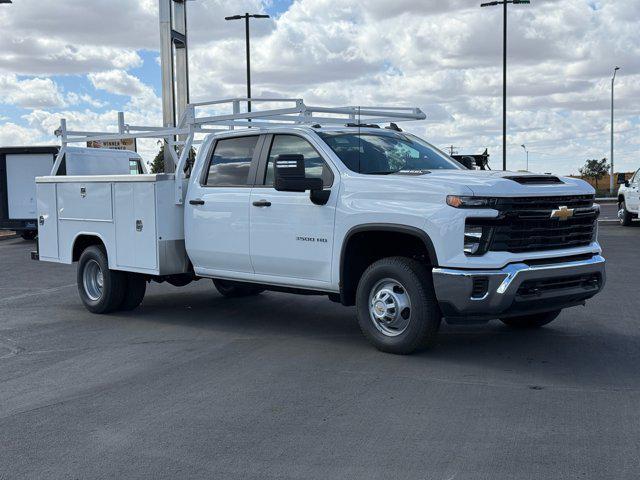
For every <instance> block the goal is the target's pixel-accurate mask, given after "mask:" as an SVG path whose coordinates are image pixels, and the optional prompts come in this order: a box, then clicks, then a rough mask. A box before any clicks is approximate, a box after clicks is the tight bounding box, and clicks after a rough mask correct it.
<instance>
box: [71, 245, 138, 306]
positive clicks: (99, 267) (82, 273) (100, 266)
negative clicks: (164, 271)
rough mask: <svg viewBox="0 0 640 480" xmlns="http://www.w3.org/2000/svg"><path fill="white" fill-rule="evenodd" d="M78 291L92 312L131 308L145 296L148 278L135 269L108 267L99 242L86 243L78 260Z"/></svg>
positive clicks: (105, 255)
mask: <svg viewBox="0 0 640 480" xmlns="http://www.w3.org/2000/svg"><path fill="white" fill-rule="evenodd" d="M77 283H78V292H79V294H80V299H81V300H82V303H83V304H84V306H85V307H86V308H87V310H89V311H90V312H93V313H109V312H114V311H117V310H120V311H127V310H133V309H134V308H136V307H137V306H138V305H140V303H142V299H143V298H144V294H145V292H146V289H147V281H146V280H145V278H144V277H143V276H142V275H140V274H138V273H131V272H121V271H117V270H110V269H109V262H108V260H107V254H106V253H105V251H104V249H103V248H102V247H100V246H98V245H92V246H90V247H87V248H86V249H85V250H84V252H82V255H80V260H79V262H78V276H77Z"/></svg>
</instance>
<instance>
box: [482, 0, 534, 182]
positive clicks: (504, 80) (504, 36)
mask: <svg viewBox="0 0 640 480" xmlns="http://www.w3.org/2000/svg"><path fill="white" fill-rule="evenodd" d="M508 3H513V4H514V5H521V4H529V3H531V2H530V0H501V1H497V2H486V3H482V4H480V6H481V7H493V6H495V5H502V29H503V32H502V169H503V170H506V169H507V4H508Z"/></svg>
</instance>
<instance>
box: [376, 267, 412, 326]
mask: <svg viewBox="0 0 640 480" xmlns="http://www.w3.org/2000/svg"><path fill="white" fill-rule="evenodd" d="M369 315H370V317H371V321H372V322H373V324H374V326H375V327H376V329H378V331H379V332H381V333H382V334H384V335H386V336H389V337H395V336H398V335H400V334H401V333H403V332H404V331H405V330H406V329H407V327H408V325H409V322H410V320H411V299H410V298H409V294H408V293H407V291H406V289H405V288H404V286H403V285H402V284H401V283H400V282H398V281H396V280H393V279H389V278H387V279H384V280H381V281H379V282H378V283H376V284H375V285H374V287H373V288H372V289H371V294H370V296H369Z"/></svg>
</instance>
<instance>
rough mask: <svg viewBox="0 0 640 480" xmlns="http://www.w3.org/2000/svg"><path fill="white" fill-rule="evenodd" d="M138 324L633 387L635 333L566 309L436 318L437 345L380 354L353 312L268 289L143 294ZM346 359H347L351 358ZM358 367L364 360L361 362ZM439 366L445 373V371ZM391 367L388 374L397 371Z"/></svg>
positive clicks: (569, 383) (637, 356)
mask: <svg viewBox="0 0 640 480" xmlns="http://www.w3.org/2000/svg"><path fill="white" fill-rule="evenodd" d="M122 315H126V316H129V315H131V317H132V319H134V318H135V320H136V321H145V322H147V321H148V322H153V323H162V324H171V325H177V326H186V327H189V328H198V329H202V330H204V331H211V332H220V333H221V334H225V335H230V336H231V338H233V337H238V338H244V339H247V338H248V339H251V338H253V337H256V338H260V339H267V340H268V339H276V343H277V344H281V342H283V341H284V342H287V341H289V340H290V341H291V342H303V344H304V347H305V349H307V348H308V349H310V351H314V350H318V349H320V350H318V352H316V354H317V355H318V356H319V358H322V357H323V356H324V355H325V353H324V352H329V351H330V352H332V355H344V356H345V357H348V358H349V359H352V358H353V356H354V355H353V354H354V352H357V355H356V357H357V358H358V359H360V360H359V362H362V361H367V362H369V361H373V362H375V364H376V366H377V368H380V369H381V370H380V371H381V372H384V371H385V370H387V369H388V371H389V374H391V375H397V374H398V370H397V369H398V368H400V367H401V368H402V369H403V375H410V376H412V375H415V376H416V377H417V378H423V379H424V380H427V379H429V378H431V377H433V376H436V377H439V376H441V375H446V376H447V377H449V378H450V379H451V380H452V381H454V382H479V383H481V384H482V383H487V382H489V383H490V382H491V381H493V380H490V379H494V380H495V379H496V378H499V379H501V380H500V381H501V382H506V383H507V384H509V383H514V384H518V385H521V386H522V385H524V386H528V387H530V388H531V389H534V390H535V389H544V388H559V387H558V386H562V388H573V389H582V388H592V389H596V390H598V389H602V388H605V386H606V389H610V388H615V389H622V390H626V389H629V388H632V389H640V377H638V375H637V369H638V366H640V337H639V336H638V335H623V334H621V333H619V332H618V331H616V330H613V329H612V328H609V327H608V325H607V323H606V318H604V317H605V316H602V315H600V316H596V315H594V314H590V315H588V316H587V318H584V317H585V316H584V310H581V309H570V310H567V311H566V312H563V313H562V315H561V316H560V317H559V318H558V319H557V320H556V321H555V322H554V323H552V324H550V325H548V326H547V327H545V328H542V329H538V330H528V331H522V330H514V329H511V328H509V327H506V326H504V325H502V324H501V323H500V322H498V321H492V322H489V323H488V324H484V325H475V326H450V325H447V324H446V323H444V322H443V324H442V328H441V330H440V336H439V339H438V344H437V346H436V347H435V348H433V349H430V350H427V351H423V352H419V353H417V354H414V355H411V356H396V355H387V354H383V353H381V352H378V351H377V350H375V349H374V348H373V347H371V346H370V345H369V344H368V343H367V341H366V340H365V338H364V337H363V336H362V334H361V333H360V329H359V327H358V325H357V322H356V320H355V310H354V309H353V308H344V307H342V306H341V305H337V304H333V303H331V302H330V301H328V300H327V299H326V298H325V297H303V298H301V297H299V296H295V295H287V294H280V293H271V292H266V293H264V294H262V295H259V296H257V297H251V298H238V299H226V298H223V297H221V296H219V295H218V294H217V293H214V292H189V293H187V292H178V291H176V293H175V295H174V294H169V295H167V294H163V295H161V296H158V295H149V297H148V298H147V299H145V302H144V303H143V305H142V307H141V308H140V309H139V310H137V311H136V312H135V313H131V314H122ZM351 361H352V360H351ZM358 365H359V367H358V368H361V365H362V363H359V364H358ZM445 371H446V374H445V373H443V372H445ZM394 372H395V373H394Z"/></svg>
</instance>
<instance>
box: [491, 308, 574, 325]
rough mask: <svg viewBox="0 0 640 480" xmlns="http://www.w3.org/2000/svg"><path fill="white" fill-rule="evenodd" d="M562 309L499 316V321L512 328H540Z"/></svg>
mask: <svg viewBox="0 0 640 480" xmlns="http://www.w3.org/2000/svg"><path fill="white" fill-rule="evenodd" d="M561 311H562V310H553V311H551V312H544V313H534V314H531V315H522V316H519V317H507V318H501V319H500V321H501V322H502V323H504V324H505V325H508V326H510V327H512V328H521V329H525V328H540V327H543V326H544V325H546V324H548V323H551V322H553V321H554V320H555V319H556V318H557V317H558V315H560V312H561Z"/></svg>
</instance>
